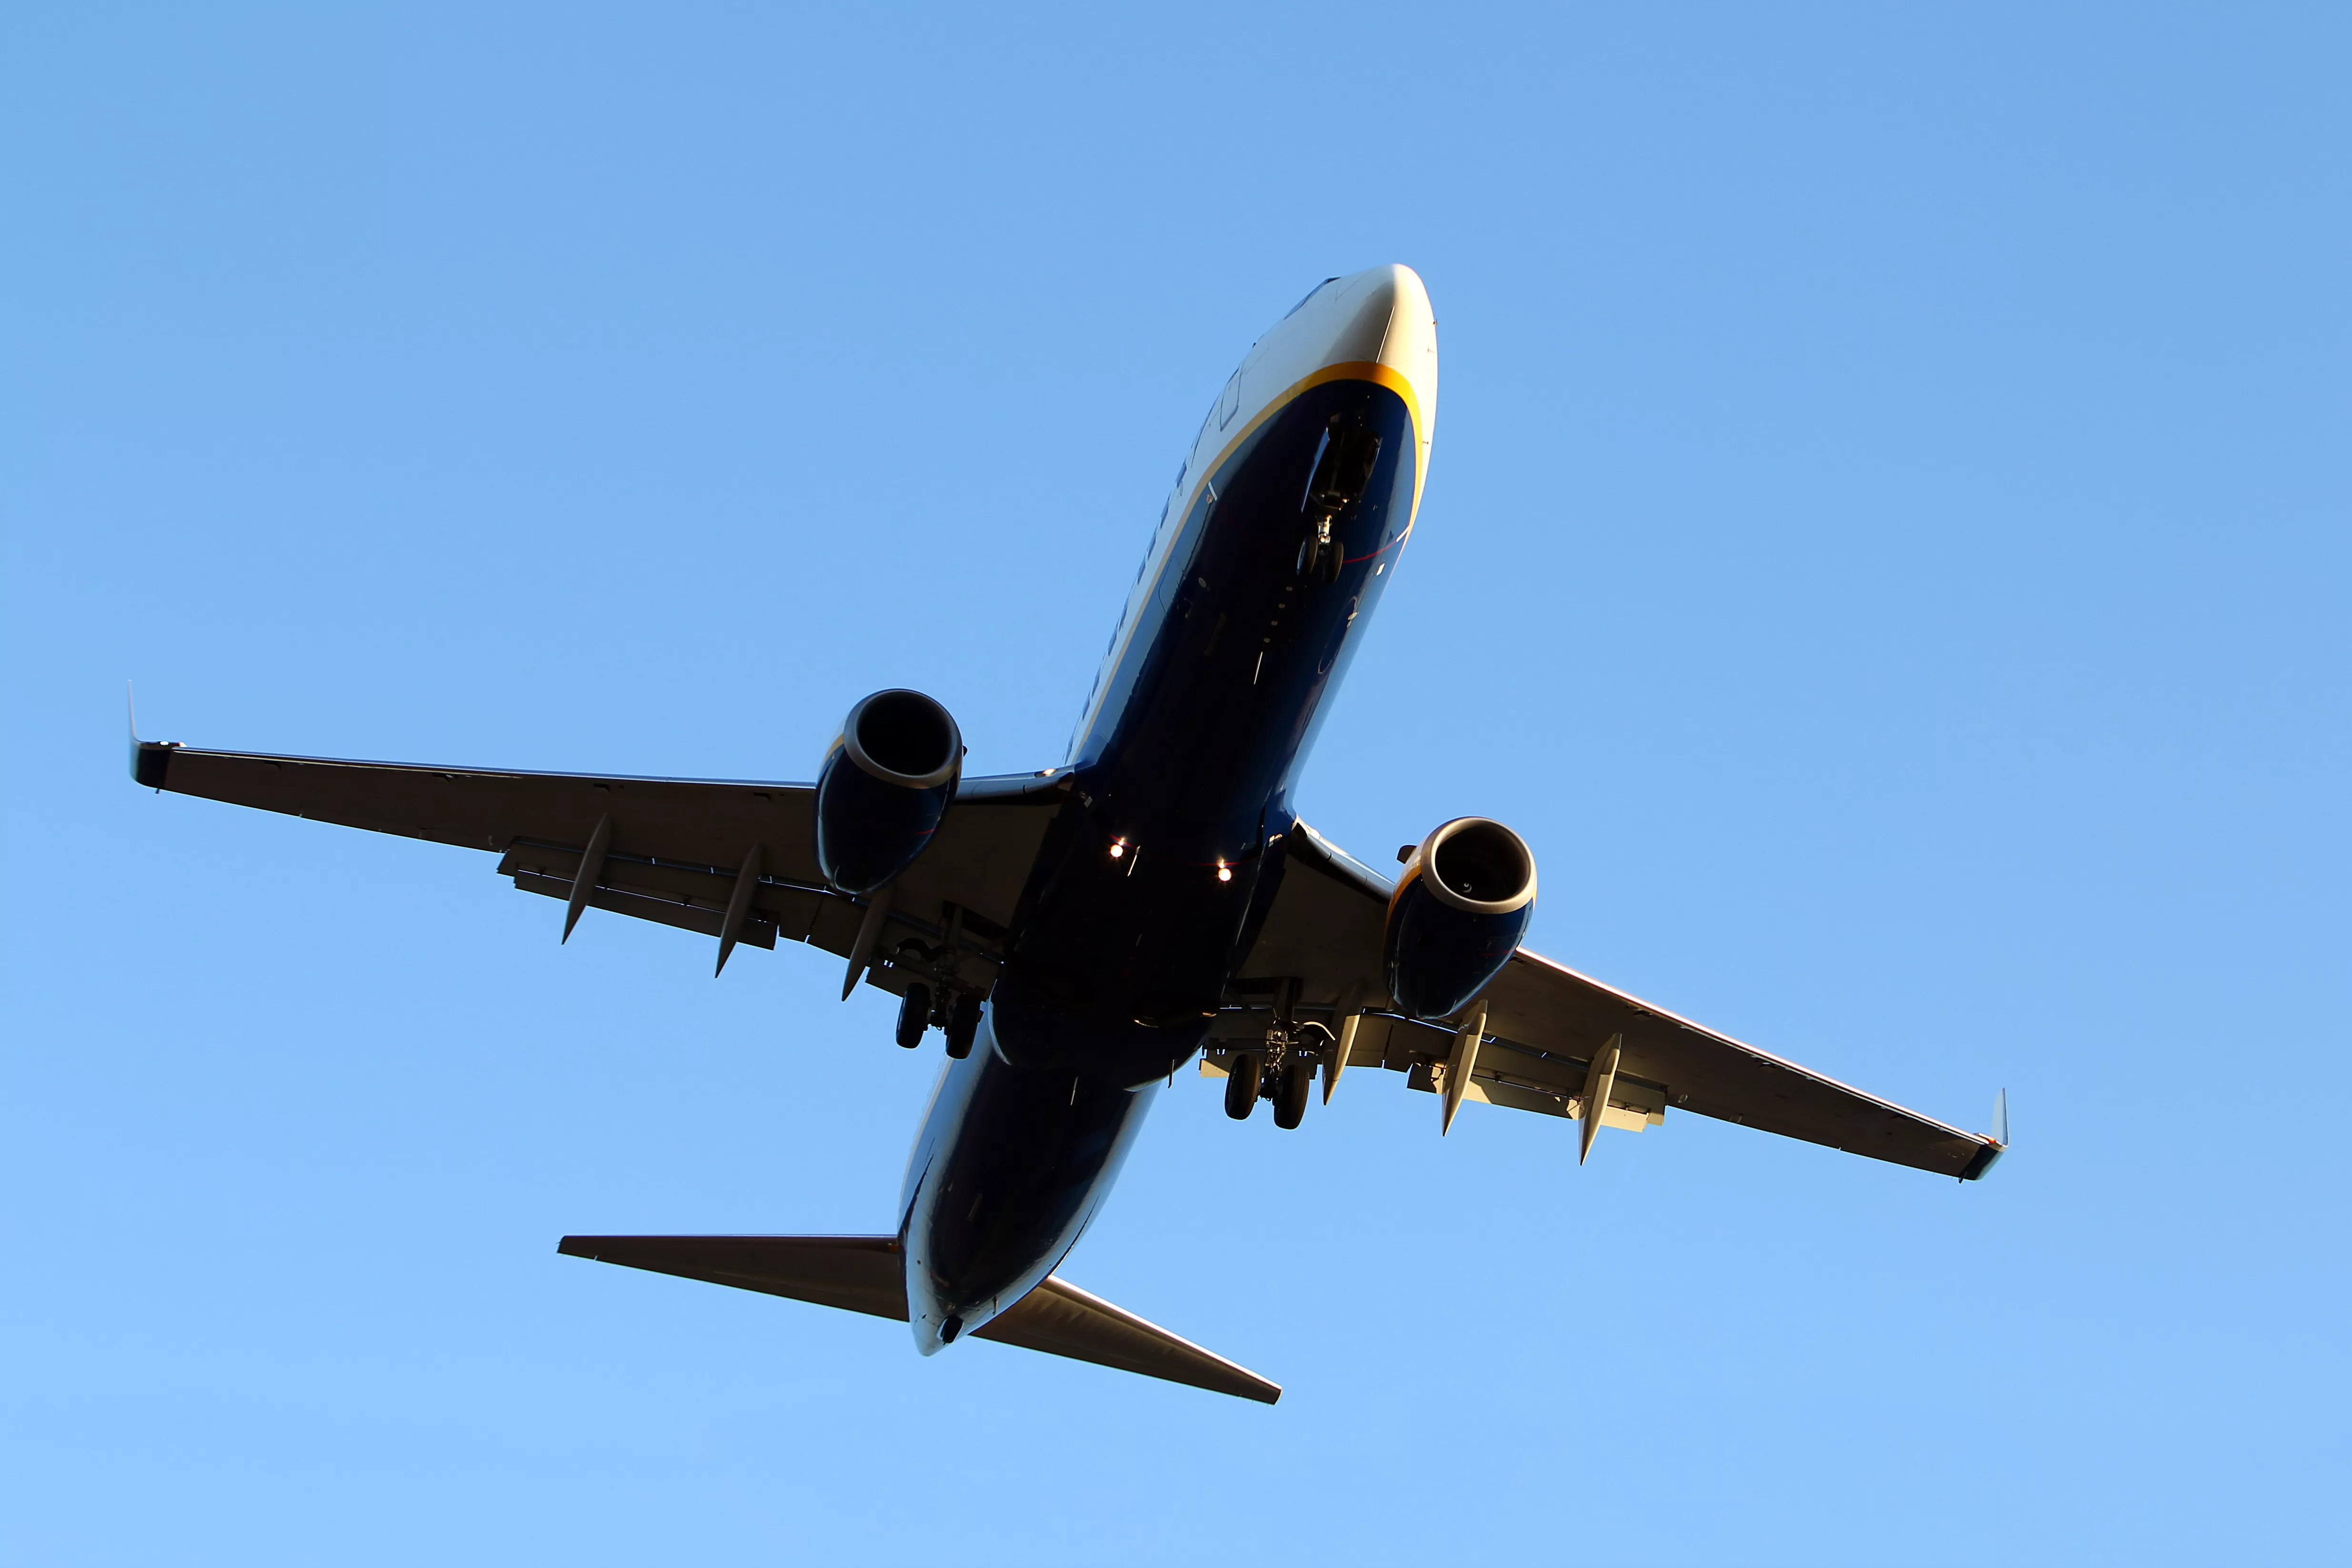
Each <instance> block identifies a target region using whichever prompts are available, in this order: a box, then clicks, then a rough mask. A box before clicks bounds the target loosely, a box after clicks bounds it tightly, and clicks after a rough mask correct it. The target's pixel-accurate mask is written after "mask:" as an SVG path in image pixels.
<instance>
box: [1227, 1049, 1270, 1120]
mask: <svg viewBox="0 0 2352 1568" xmlns="http://www.w3.org/2000/svg"><path fill="white" fill-rule="evenodd" d="M1264 1075H1265V1068H1264V1067H1263V1066H1262V1065H1260V1063H1259V1061H1258V1059H1257V1057H1256V1056H1255V1054H1254V1053H1252V1052H1249V1051H1244V1052H1243V1053H1242V1054H1241V1055H1240V1056H1237V1057H1235V1058H1234V1059H1233V1065H1232V1067H1231V1068H1230V1069H1229V1070H1228V1071H1227V1072H1226V1074H1225V1114H1226V1115H1227V1116H1230V1117H1232V1118H1233V1119H1234V1121H1248V1120H1249V1118H1250V1112H1251V1111H1253V1110H1256V1109H1257V1090H1258V1085H1259V1084H1260V1083H1262V1082H1264V1081H1265V1078H1264Z"/></svg>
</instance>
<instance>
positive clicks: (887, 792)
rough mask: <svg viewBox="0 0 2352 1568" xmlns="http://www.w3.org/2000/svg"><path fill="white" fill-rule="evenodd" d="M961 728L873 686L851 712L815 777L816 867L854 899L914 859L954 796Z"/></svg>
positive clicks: (903, 694)
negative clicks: (873, 689) (870, 691)
mask: <svg viewBox="0 0 2352 1568" xmlns="http://www.w3.org/2000/svg"><path fill="white" fill-rule="evenodd" d="M962 771H963V733H962V731H959V730H958V729H957V728H956V721H955V720H954V719H952V718H950V716H949V714H948V710H946V709H944V708H942V707H940V705H939V704H938V703H936V702H934V701H932V700H930V699H929V698H928V697H926V696H924V695H923V694H922V693H921V692H919V691H877V692H876V693H875V694H874V695H873V696H871V697H868V698H866V700H864V701H862V702H860V703H858V704H857V706H856V707H855V708H852V709H851V710H849V717H848V718H847V719H845V720H844V721H842V725H841V734H840V736H839V737H838V738H837V739H836V740H835V742H833V749H832V750H830V751H828V752H825V754H824V768H823V769H821V770H820V771H819V772H818V773H817V775H816V864H817V869H818V870H819V871H820V872H822V873H824V879H825V880H826V881H827V882H829V883H831V884H832V885H833V886H834V887H835V888H836V889H839V890H841V891H842V892H845V893H850V894H855V895H856V896H858V897H860V898H863V897H864V896H865V895H866V894H868V893H871V892H873V891H875V890H876V889H879V888H882V887H885V886H887V884H888V883H889V882H890V881H891V880H892V879H895V878H896V877H897V876H898V873H900V872H901V871H904V870H905V869H906V868H908V867H909V866H911V865H913V864H914V863H915V858H916V857H917V856H919V855H920V854H921V853H922V852H923V850H924V849H925V848H926V847H928V846H929V844H930V842H931V834H932V832H933V830H935V829H936V828H937V827H938V826H939V825H940V817H941V816H945V815H946V813H947V809H948V803H949V802H950V801H951V800H953V799H954V798H955V787H956V779H957V777H958V775H959V774H961V773H962Z"/></svg>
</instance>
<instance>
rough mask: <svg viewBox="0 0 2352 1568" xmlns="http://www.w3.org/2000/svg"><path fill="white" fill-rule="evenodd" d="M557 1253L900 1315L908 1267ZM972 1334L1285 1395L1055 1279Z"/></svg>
mask: <svg viewBox="0 0 2352 1568" xmlns="http://www.w3.org/2000/svg"><path fill="white" fill-rule="evenodd" d="M556 1250H557V1251H559V1252H562V1253H564V1254H566V1255H568V1256H570V1257H572V1258H594V1259H595V1260H597V1261H598V1262H600V1263H617V1264H620V1265H622V1266H623V1267H624V1268H645V1269H650V1270H652V1271H653V1272H654V1273H656V1274H675V1275H677V1276H678V1277H679V1278H680V1279H701V1280H705V1281H707V1282H709V1283H710V1284H713V1285H732V1286H734V1287H735V1288H736V1289H739V1290H759V1291H762V1292H764V1293H766V1294H768V1295H771V1296H785V1297H790V1298H791V1299H793V1300H797V1301H814V1302H815V1303H816V1304H817V1305H819V1306H821V1307H839V1308H842V1309H843V1310H846V1311H852V1312H865V1313H868V1314H870V1315H871V1316H874V1317H877V1318H896V1319H898V1321H900V1322H905V1321H907V1279H906V1274H905V1267H906V1266H905V1263H904V1262H903V1260H902V1259H901V1258H900V1256H899V1251H898V1241H897V1239H896V1238H895V1237H887V1236H567V1237H564V1238H563V1241H562V1245H560V1246H559V1247H557V1248H556ZM972 1337H973V1338H975V1339H982V1340H995V1341H997V1342H1000V1343H1003V1344H1008V1345H1019V1346H1021V1347H1022V1348H1023V1349H1024V1350H1033V1351H1043V1352H1045V1353H1046V1354H1047V1355H1058V1356H1067V1357H1069V1358H1070V1359H1071V1360H1073V1361H1090V1362H1093V1363H1095V1364H1096V1365H1097V1366H1108V1367H1115V1368H1117V1369H1118V1371H1120V1372H1133V1373H1141V1374H1142V1375H1144V1376H1145V1377H1157V1378H1161V1379H1164V1380H1166V1381H1167V1382H1170V1383H1181V1384H1190V1385H1191V1386H1192V1387H1194V1388H1205V1389H1207V1390H1209V1391H1210V1392H1211V1393H1213V1394H1234V1395H1237V1396H1238V1397H1240V1398H1243V1399H1255V1400H1256V1401H1258V1402H1259V1403H1260V1404H1263V1405H1271V1404H1273V1403H1274V1402H1275V1401H1276V1400H1277V1399H1279V1398H1281V1397H1282V1388H1281V1385H1280V1384H1273V1383H1268V1382H1267V1381H1266V1380H1265V1378H1262V1377H1260V1376H1258V1375H1257V1373H1254V1372H1251V1371H1249V1370H1248V1369H1247V1368H1245V1367H1241V1366H1236V1365H1234V1363H1232V1362H1229V1361H1227V1360H1226V1359H1225V1358H1224V1357H1223V1356H1221V1355H1216V1354H1214V1353H1213V1352H1209V1351H1205V1350H1202V1348H1201V1347H1200V1346H1199V1345H1196V1344H1194V1343H1193V1342H1192V1341H1190V1340H1186V1339H1180V1338H1179V1337H1177V1336H1176V1335H1174V1334H1171V1333H1170V1332H1169V1331H1167V1330H1165V1329H1163V1328H1160V1327H1159V1326H1157V1325H1156V1324H1152V1323H1147V1322H1145V1321H1143V1320H1142V1319H1141V1318H1139V1317H1137V1316H1136V1315H1135V1314H1134V1313H1132V1312H1129V1311H1124V1310H1120V1309H1119V1308H1118V1307H1114V1306H1112V1305H1111V1304H1110V1303H1109V1302H1108V1301H1106V1300H1103V1299H1102V1298H1101V1297H1099V1296H1096V1295H1092V1294H1090V1293H1088V1292H1087V1291H1085V1290H1081V1289H1078V1288H1077V1287H1076V1286H1075V1285H1073V1284H1071V1283H1069V1282H1068V1281H1067V1280H1066V1279H1062V1278H1061V1277H1060V1276H1059V1275H1049V1276H1047V1277H1046V1279H1045V1283H1044V1284H1042V1285H1040V1286H1038V1287H1037V1288H1036V1289H1034V1290H1032V1291H1030V1292H1029V1294H1027V1295H1026V1296H1024V1297H1023V1298H1021V1300H1018V1301H1016V1302H1014V1303H1013V1305H1012V1306H1010V1307H1008V1308H1006V1309H1005V1310H1003V1311H1002V1312H1000V1313H998V1314H997V1315H996V1316H995V1317H994V1318H992V1319H990V1320H989V1321H988V1322H987V1323H985V1324H983V1325H982V1326H981V1327H980V1328H977V1329H974V1330H973V1331H972Z"/></svg>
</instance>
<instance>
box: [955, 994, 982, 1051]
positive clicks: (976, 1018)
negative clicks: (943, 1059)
mask: <svg viewBox="0 0 2352 1568" xmlns="http://www.w3.org/2000/svg"><path fill="white" fill-rule="evenodd" d="M979 1033H980V998H979V997H977V996H975V995H973V994H971V992H969V991H961V992H958V993H957V994H956V999H955V1005H954V1006H952V1007H950V1009H949V1010H948V1055H949V1056H950V1057H952V1058H955V1059H956V1060H957V1061H961V1060H963V1058H966V1057H968V1056H970V1055H971V1042H972V1039H973V1037H975V1036H977V1035H978V1034H979Z"/></svg>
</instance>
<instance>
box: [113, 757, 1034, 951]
mask: <svg viewBox="0 0 2352 1568" xmlns="http://www.w3.org/2000/svg"><path fill="white" fill-rule="evenodd" d="M131 773H132V776H133V777H135V778H136V779H137V780H138V782H139V783H141V784H145V785H147V786H149V787H150V788H152V789H158V790H169V791H172V792H173V793H175V794H179V795H202V796H205V797H206V798H208V799H212V800H219V801H226V802H229V803H231V804H233V805H249V806H255V807H258V808H259V809H261V810H264V811H277V812H283V813H285V814H287V815H288V816H303V817H309V818H311V819H313V820H315V821H320V822H332V823H338V824H341V826H346V827H360V828H365V829H368V830H369V831H371V832H375V833H393V834H399V835H401V836H403V837H411V838H426V839H431V840H433V841H435V842H436V843H441V844H454V845H458V846H461V847H465V848H468V849H479V850H488V851H490V852H492V853H495V854H498V855H499V856H500V859H499V873H500V874H501V875H503V876H507V877H511V878H513V879H514V884H515V886H516V887H517V888H519V889H522V890H523V891H525V892H531V893H542V894H545V895H547V896H549V897H551V898H553V899H557V900H563V901H565V902H566V903H569V902H570V901H571V900H572V896H573V894H574V892H575V890H577V891H579V892H580V893H581V895H582V900H583V904H584V905H585V906H586V907H589V908H594V909H601V910H610V911H612V912H614V913H616V914H624V915H629V916H632V917H635V918H636V919H640V920H648V921H658V922H659V923H661V924H664V925H671V926H678V927H682V928H684V929H685V930H688V931H698V932H700V933H701V934H703V935H705V936H709V937H714V938H719V939H721V940H722V941H724V942H726V943H727V945H728V946H730V947H732V946H735V945H738V944H740V945H742V946H747V947H762V948H772V947H774V946H775V944H776V940H777V938H778V937H780V936H781V937H782V938H784V939H786V940H788V941H793V942H808V943H811V944H812V945H814V946H817V947H821V948H824V949H827V950H829V951H831V952H835V953H838V954H843V955H847V954H848V953H849V952H851V950H852V947H853V944H854V943H855V942H856V937H857V934H858V931H859V929H860V926H861V924H862V922H863V921H864V916H865V906H864V904H863V903H862V902H861V901H860V900H853V899H850V898H848V897H846V896H845V895H843V894H840V893H836V892H835V891H833V890H832V889H829V888H827V887H826V886H825V885H824V879H823V878H822V877H821V876H820V875H819V873H818V871H817V867H816V847H815V820H814V819H815V811H814V804H813V801H812V798H811V797H812V794H813V791H812V787H811V786H810V785H808V784H764V783H757V782H734V781H729V780H719V779H661V778H631V777H625V776H619V775H608V774H593V773H530V772H523V771H520V770H515V769H491V768H443V767H430V766H419V765H415V764H412V763H362V762H344V761H339V760H335V759H332V758H324V757H289V756H271V755H265V754H262V753H258V752H214V751H203V750H198V749H195V748H193V747H185V746H178V745H163V744H158V743H156V742H135V743H134V747H133V750H132V752H131ZM1065 782H1066V781H1065V780H1064V779H1060V778H1051V779H1049V778H1044V777H1030V776H1021V777H1014V778H1002V779H995V778H982V779H967V780H965V781H963V783H962V784H961V785H960V786H959V787H958V789H957V791H956V799H955V803H954V805H951V806H950V808H949V809H948V813H947V815H946V816H945V817H944V818H943V819H942V820H941V822H940V828H939V831H938V834H937V835H936V837H934V838H933V840H932V842H931V845H930V847H929V848H928V849H927V850H925V852H924V853H923V855H922V857H921V858H919V860H917V861H916V863H915V865H914V866H913V868H910V869H909V870H908V872H907V873H906V874H905V875H904V876H902V877H900V878H899V879H898V882H897V883H895V884H894V885H893V887H892V889H891V893H890V905H889V910H888V915H887V919H888V921H890V922H891V925H892V929H889V930H887V931H884V932H883V933H882V934H881V937H880V940H879V941H878V942H877V944H876V956H877V958H878V959H884V960H887V958H888V957H889V955H890V954H891V952H892V951H893V949H894V947H895V945H896V944H897V943H898V942H900V941H902V940H904V939H905V938H907V937H908V936H910V935H911V936H914V937H916V938H918V939H919V940H921V941H923V942H925V944H926V945H927V946H928V947H929V948H931V949H933V950H935V951H941V952H943V953H944V956H943V958H942V962H945V963H950V964H952V965H953V966H955V967H956V968H957V969H958V971H959V972H961V973H964V974H965V975H966V977H967V978H968V979H969V980H970V981H971V983H972V984H975V985H976V986H977V987H978V988H979V989H982V990H985V989H986V988H987V985H988V984H989V982H990V981H991V980H992V978H993V968H994V964H995V957H996V952H997V944H998V942H999V941H1000V940H1001V939H1002V938H1003V934H1004V926H1005V924H1006V923H1007V922H1008V921H1010V920H1011V919H1012V915H1013V903H1014V901H1015V900H1018V898H1019V897H1020V894H1021V889H1022V884H1023V883H1024V881H1025V880H1026V879H1027V877H1028V875H1029V868H1030V866H1031V864H1032V863H1033V862H1034V860H1035V858H1036V855H1037V846H1038V843H1039V840H1040V839H1041V838H1042V837H1043V836H1044V834H1045V824H1046V822H1047V821H1048V820H1049V819H1050V818H1051V817H1052V816H1053V813H1054V810H1055V808H1056V807H1058V806H1059V805H1060V804H1061V799H1062V785H1063V784H1064V783H1065ZM600 824H601V825H603V826H602V827H601V828H600ZM600 832H601V834H602V837H603V842H602V843H601V844H600V843H599V842H598V839H599V836H600ZM754 847H757V858H756V860H755V859H754V857H753V851H754ZM592 858H593V877H592V878H591V879H590V880H591V885H590V886H588V887H586V888H584V889H582V888H580V887H579V879H580V872H581V868H582V867H583V863H585V862H588V861H590V860H591V859H592ZM747 868H748V869H750V870H751V873H752V874H751V876H750V877H749V878H748V879H747V878H746V877H745V876H744V872H745V871H746V869H747ZM739 894H740V905H739ZM730 916H731V917H732V924H731V925H730ZM567 929H568V928H567ZM946 950H952V951H951V952H946ZM910 973H912V971H908V972H907V973H901V972H900V971H899V970H898V968H896V967H894V966H893V965H892V964H890V963H887V962H885V963H877V966H875V967H874V968H872V969H871V970H869V971H867V974H866V977H867V978H868V979H870V980H871V981H872V982H873V983H874V984H877V985H880V986H882V987H883V988H884V989H885V990H889V991H894V992H903V991H904V990H905V988H906V982H907V979H908V974H910Z"/></svg>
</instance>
